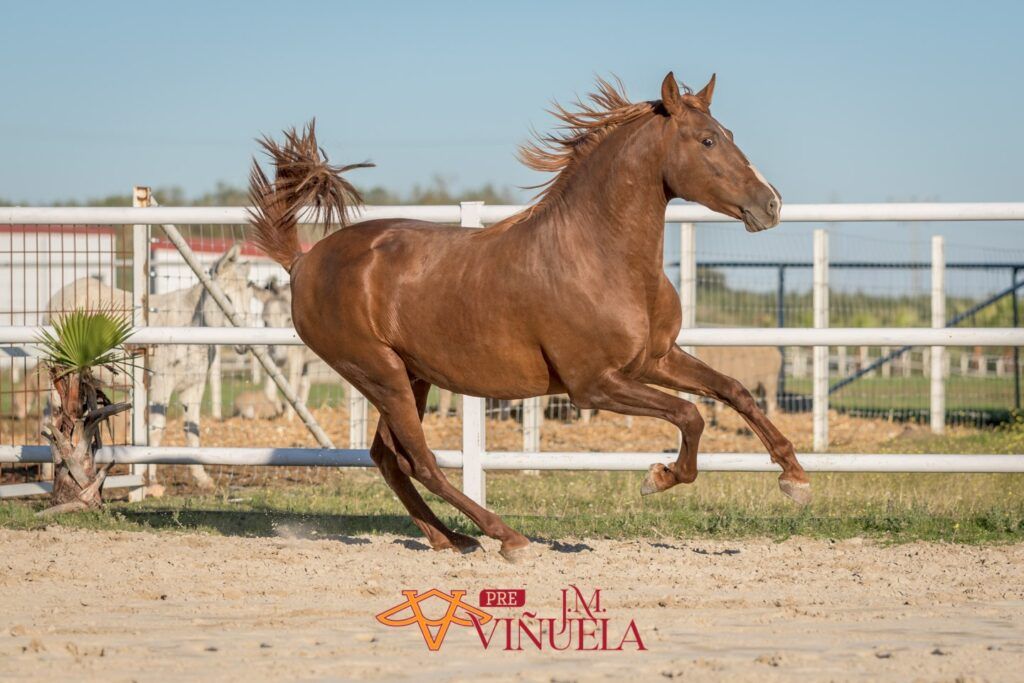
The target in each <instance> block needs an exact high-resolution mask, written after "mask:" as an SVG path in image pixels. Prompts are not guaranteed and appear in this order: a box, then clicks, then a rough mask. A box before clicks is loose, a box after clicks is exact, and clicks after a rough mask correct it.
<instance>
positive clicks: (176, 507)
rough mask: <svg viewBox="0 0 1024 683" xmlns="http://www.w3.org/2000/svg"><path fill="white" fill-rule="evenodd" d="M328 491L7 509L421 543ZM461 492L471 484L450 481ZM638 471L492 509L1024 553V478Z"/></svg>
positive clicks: (551, 522) (977, 436)
mask: <svg viewBox="0 0 1024 683" xmlns="http://www.w3.org/2000/svg"><path fill="white" fill-rule="evenodd" d="M892 448H893V449H895V450H899V451H901V452H908V453H1004V454H1010V453H1024V419H1022V418H1021V417H1020V416H1018V417H1017V420H1016V422H1014V423H1013V424H1011V425H1008V426H1005V427H1001V428H998V429H990V430H984V431H978V432H970V433H967V434H955V433H954V434H952V435H950V436H941V437H937V436H931V435H927V436H920V437H907V438H903V439H900V440H899V442H898V443H895V444H893V446H892ZM319 476H321V477H322V482H321V483H319V484H317V485H303V486H299V485H286V484H281V485H276V486H272V487H271V486H268V487H265V488H241V489H227V490H224V491H222V492H220V493H219V494H217V495H207V496H184V495H175V496H168V497H166V498H162V499H148V500H146V501H144V502H143V503H141V504H128V503H125V502H112V503H110V504H109V505H108V507H107V509H105V510H103V511H101V512H90V513H85V514H74V515H65V516H62V517H59V518H57V519H45V520H44V519H39V518H37V517H35V512H36V511H37V510H39V509H40V508H41V507H43V505H44V504H45V502H44V501H42V500H38V499H37V500H33V501H10V502H0V527H7V528H14V529H33V528H41V527H44V526H48V525H51V524H57V525H61V526H66V527H74V528H85V529H106V530H135V531H153V532H166V531H183V530H188V531H199V532H204V533H211V534H224V535H232V536H274V535H278V534H281V533H285V534H294V533H298V534H300V535H304V536H313V537H324V536H337V535H351V534H379V533H391V534H398V535H403V536H410V537H418V536H420V533H419V530H418V529H417V528H416V527H415V526H414V525H413V524H412V522H411V521H410V520H409V518H408V516H407V515H406V513H405V510H404V508H403V507H402V506H401V504H400V503H399V502H398V501H397V500H396V499H395V497H394V495H393V494H392V493H391V491H390V489H388V488H387V486H386V485H385V484H384V483H383V481H382V480H381V478H380V476H379V475H378V474H377V473H376V472H375V471H371V470H340V471H327V470H323V471H321V473H320V474H319ZM449 476H450V477H451V479H452V481H453V483H455V484H456V485H458V484H459V477H458V474H457V473H455V472H452V473H450V474H449ZM641 478H642V474H641V473H639V472H545V473H542V474H541V475H540V476H537V477H534V476H529V475H525V474H522V473H512V472H502V473H493V474H490V475H488V478H487V489H488V503H489V507H490V508H491V509H492V510H494V511H495V512H497V513H498V514H500V515H502V516H503V517H504V518H505V520H506V521H507V522H508V523H509V524H510V525H512V526H513V527H515V528H517V529H519V530H521V531H523V532H524V533H526V534H528V535H530V536H531V537H535V538H544V539H564V538H572V537H582V538H594V537H608V538H658V539H673V538H679V539H685V538H726V539H732V538H745V537H755V536H756V537H765V536H766V537H770V538H775V539H783V538H787V537H790V536H795V535H798V536H806V537H811V538H836V539H839V538H848V537H854V536H862V537H868V538H874V539H878V540H880V541H883V542H886V543H904V542H910V541H917V540H927V541H944V542H951V543H969V544H974V543H1018V542H1021V541H1024V474H850V473H843V474H814V475H812V483H813V487H814V495H815V498H814V501H813V502H812V503H811V505H810V506H808V507H807V508H803V509H798V508H796V507H794V506H793V505H792V504H791V503H790V502H789V501H788V500H787V499H786V498H784V497H783V496H782V494H781V493H780V492H779V491H778V488H777V485H776V479H775V475H774V474H748V473H721V472H707V473H703V474H701V475H700V477H698V479H697V481H696V483H694V484H693V485H690V486H677V487H675V488H674V489H672V490H670V491H668V492H665V493H662V494H657V495H653V496H648V497H643V498H642V497H641V496H640V495H639V485H640V481H641ZM425 497H426V498H427V500H428V502H429V503H430V504H431V506H432V507H433V508H434V510H435V511H437V512H438V514H439V515H440V516H441V517H442V519H444V520H445V521H446V522H447V523H449V524H450V525H451V526H453V527H454V528H457V529H459V530H461V531H463V532H466V533H471V534H476V533H478V532H477V531H476V530H475V529H474V528H473V527H472V525H471V524H470V523H469V522H468V521H467V520H466V519H465V518H463V517H461V516H460V515H458V514H457V513H455V511H454V510H453V509H452V508H451V507H450V506H448V505H447V504H446V503H444V502H442V501H440V500H439V499H437V498H436V497H434V496H432V495H429V494H428V495H426V496H425Z"/></svg>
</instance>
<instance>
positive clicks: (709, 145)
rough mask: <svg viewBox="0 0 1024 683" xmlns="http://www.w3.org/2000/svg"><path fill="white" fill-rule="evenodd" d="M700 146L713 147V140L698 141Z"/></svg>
mask: <svg viewBox="0 0 1024 683" xmlns="http://www.w3.org/2000/svg"><path fill="white" fill-rule="evenodd" d="M700 144H702V145H704V146H705V147H714V146H715V140H714V138H704V139H703V140H701V141H700Z"/></svg>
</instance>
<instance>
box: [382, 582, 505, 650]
mask: <svg viewBox="0 0 1024 683" xmlns="http://www.w3.org/2000/svg"><path fill="white" fill-rule="evenodd" d="M402 595H404V596H405V602H403V603H401V604H399V605H395V606H394V607H392V608H391V609H388V610H385V611H384V612H381V613H380V614H378V615H377V621H379V622H380V623H382V624H384V625H385V626H409V625H410V624H416V625H417V626H419V627H420V633H422V634H423V640H424V641H425V642H426V643H427V647H428V648H430V649H431V650H432V651H434V652H436V651H437V650H439V649H440V648H441V643H443V642H444V637H445V635H446V634H447V633H448V628H449V627H450V626H451V625H452V624H456V625H458V626H472V625H473V621H476V623H478V624H486V623H487V622H489V621H490V620H491V619H492V618H493V617H491V615H490V614H488V613H487V612H484V611H483V610H481V609H479V608H478V607H474V606H473V605H470V604H468V603H466V602H463V600H462V598H463V597H465V595H466V591H452V592H451V594H448V593H445V592H444V591H441V590H438V589H436V588H431V589H430V590H428V591H426V592H424V593H417V591H414V590H406V591H402ZM433 598H437V599H439V600H442V601H444V602H447V603H448V608H447V609H446V610H445V613H444V616H442V617H441V618H440V619H430V618H428V617H427V616H426V615H425V614H423V610H422V608H421V607H420V605H421V603H423V602H425V601H427V600H430V599H433ZM405 610H409V612H410V614H409V615H408V616H405V617H399V616H398V615H400V614H401V613H402V612H404V611H405ZM459 610H462V612H463V614H464V615H465V616H459ZM474 617H475V619H474Z"/></svg>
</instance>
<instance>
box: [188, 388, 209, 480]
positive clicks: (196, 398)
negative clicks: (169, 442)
mask: <svg viewBox="0 0 1024 683" xmlns="http://www.w3.org/2000/svg"><path fill="white" fill-rule="evenodd" d="M204 388H205V387H204V386H203V383H202V382H201V381H200V382H196V383H194V384H191V385H189V386H188V387H186V388H185V390H184V391H182V392H181V402H182V404H184V407H185V420H184V424H183V429H184V430H185V443H186V445H187V446H188V447H189V448H199V411H200V409H201V408H202V402H203V389H204ZM188 471H189V474H191V475H192V479H193V480H194V481H195V482H196V484H197V485H198V486H199V488H201V489H205V490H210V489H213V479H211V478H210V475H209V474H207V473H206V470H205V469H203V466H202V465H189V466H188Z"/></svg>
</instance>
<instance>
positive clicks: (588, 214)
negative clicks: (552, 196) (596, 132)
mask: <svg viewBox="0 0 1024 683" xmlns="http://www.w3.org/2000/svg"><path fill="white" fill-rule="evenodd" d="M661 136H662V128H661V126H659V125H658V121H657V120H656V119H647V120H640V121H636V122H633V123H630V124H626V125H624V126H622V127H621V128H620V129H618V130H615V131H613V132H612V133H611V134H609V136H608V137H607V138H606V139H605V140H603V141H602V142H601V143H600V145H599V146H598V147H597V148H595V149H594V150H593V152H591V153H590V155H588V157H587V158H586V159H584V160H583V161H582V162H581V164H582V165H581V166H580V167H579V168H577V169H575V170H574V172H573V175H572V177H571V178H569V180H568V182H567V184H566V187H565V188H564V189H563V190H562V195H561V197H559V199H558V203H557V207H556V208H554V210H553V211H552V212H550V214H548V215H546V216H545V218H546V219H547V220H548V221H550V223H551V226H550V227H551V229H552V230H554V231H558V232H559V235H560V238H559V242H561V243H562V244H564V245H566V246H567V247H568V248H569V250H575V251H577V254H579V253H590V254H593V255H594V258H597V259H600V260H608V261H610V262H613V263H615V264H616V265H618V266H619V268H620V269H621V267H622V266H623V265H625V266H627V267H628V268H629V269H630V272H632V273H636V274H639V273H640V272H644V273H646V272H647V271H650V274H652V275H653V274H657V273H660V272H661V264H662V258H663V257H662V254H663V249H664V247H663V243H664V233H665V206H666V204H667V199H666V197H665V190H664V186H663V183H662V173H661V167H662V156H663V151H662V147H663V146H662V139H661ZM542 220H543V219H542Z"/></svg>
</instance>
